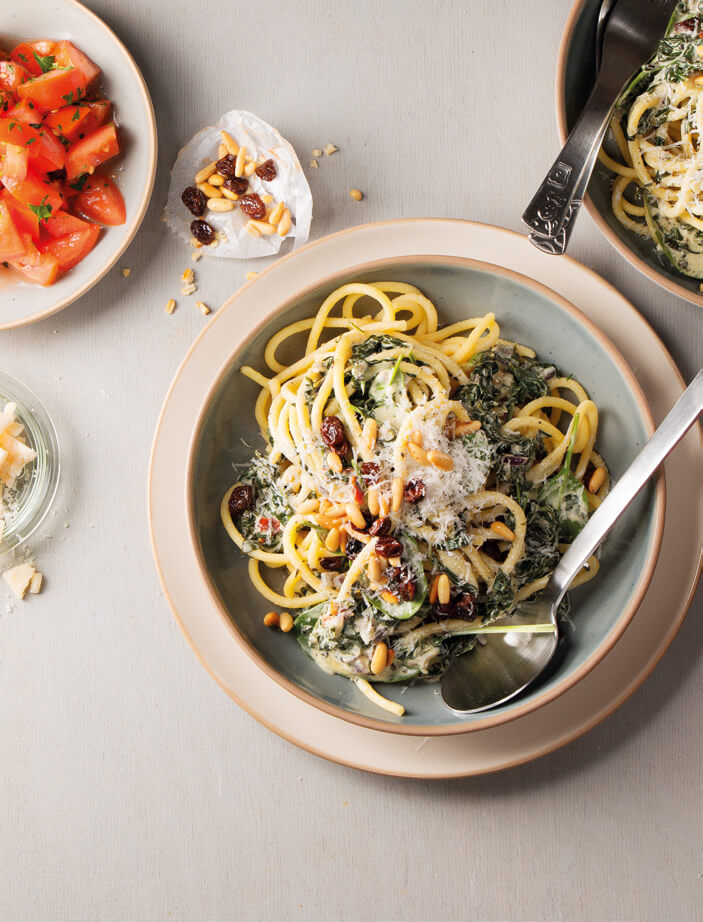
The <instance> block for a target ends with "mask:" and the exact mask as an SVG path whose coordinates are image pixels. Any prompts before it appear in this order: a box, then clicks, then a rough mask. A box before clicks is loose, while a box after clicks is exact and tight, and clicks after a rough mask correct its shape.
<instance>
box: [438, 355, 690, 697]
mask: <svg viewBox="0 0 703 922" xmlns="http://www.w3.org/2000/svg"><path fill="white" fill-rule="evenodd" d="M701 412H703V370H702V371H699V372H698V374H697V375H696V377H695V378H694V379H693V381H692V382H691V384H689V386H688V387H687V388H686V390H685V391H684V393H683V394H682V395H681V397H680V398H679V399H678V401H677V402H676V404H675V405H674V407H673V409H672V410H671V411H670V412H669V414H668V415H667V417H666V419H664V421H663V422H662V424H661V425H660V426H659V428H658V429H657V431H656V432H655V433H654V435H653V436H652V438H651V439H650V440H649V441H648V442H647V444H646V445H645V446H644V448H643V449H642V451H641V452H640V453H639V455H638V456H637V457H636V458H635V460H634V461H633V462H632V464H631V465H630V466H629V468H628V469H627V470H626V471H625V473H624V474H623V475H622V477H621V478H620V479H619V480H618V482H617V483H616V484H615V486H614V487H613V489H612V490H611V491H610V493H609V494H608V495H607V496H606V498H605V499H604V500H603V502H602V503H601V505H600V506H599V507H598V509H597V510H596V511H595V512H594V513H593V515H592V516H591V518H590V519H589V520H588V522H587V523H586V525H585V526H584V527H583V529H582V530H581V532H580V533H579V535H578V536H577V537H576V538H575V540H574V541H573V543H572V544H571V546H570V547H569V549H568V550H567V552H566V553H565V554H564V556H563V557H562V558H561V560H560V561H559V563H558V564H557V567H556V569H555V570H554V572H553V573H552V577H551V579H550V580H549V582H548V583H547V586H546V588H545V590H544V593H543V595H542V597H541V598H540V599H539V600H538V601H536V602H529V603H523V604H522V605H519V606H518V608H517V610H516V611H515V613H514V614H513V615H511V616H510V617H509V618H505V619H502V620H501V621H500V622H496V623H495V627H498V626H507V627H508V628H509V631H508V632H507V633H489V634H485V635H483V637H482V643H481V644H478V645H477V646H476V647H474V649H473V650H471V651H470V652H469V653H465V654H463V655H462V656H458V657H456V658H455V659H454V660H453V661H452V662H451V663H450V665H449V668H448V669H447V671H446V672H445V674H444V676H443V678H442V697H443V698H444V702H445V704H447V705H448V707H450V708H451V709H452V710H453V711H457V712H459V713H462V714H473V713H476V712H478V711H485V710H487V709H489V708H493V707H497V706H498V705H499V704H504V703H505V702H506V701H509V700H510V699H511V698H514V697H515V695H518V694H520V692H521V691H523V690H524V689H525V688H527V686H528V685H530V684H531V683H532V682H534V680H535V679H537V678H538V677H539V676H540V675H541V674H542V672H543V671H544V670H545V668H546V667H547V665H548V664H549V663H550V661H551V659H552V657H553V656H554V653H555V652H556V649H557V644H558V642H559V629H558V626H557V609H558V608H559V603H560V602H561V600H562V599H563V598H564V593H565V592H566V590H567V589H568V588H569V585H570V583H571V581H572V580H573V579H574V577H575V576H576V574H577V573H578V572H579V571H580V570H581V568H582V567H583V565H584V564H585V563H586V561H587V560H588V558H589V557H590V556H591V554H592V553H593V552H594V551H595V550H596V548H597V547H598V546H599V544H600V543H601V541H602V540H603V539H604V538H605V536H606V535H607V533H608V532H609V531H610V529H611V528H612V527H613V525H614V524H615V522H616V521H617V520H618V519H619V518H620V516H621V515H622V513H623V512H624V511H625V509H627V507H628V506H629V505H630V503H631V502H632V500H633V499H634V498H635V496H636V495H637V494H638V493H639V491H640V490H641V489H642V487H643V486H644V485H645V484H646V483H647V481H648V480H649V478H650V477H651V476H652V475H653V474H654V472H655V471H656V469H657V468H658V467H659V465H660V464H661V463H662V461H663V460H664V459H665V458H666V456H667V455H668V454H669V452H670V451H672V449H673V448H674V447H675V446H676V445H677V444H678V443H679V441H680V440H681V439H682V438H683V436H684V435H685V434H686V432H687V431H688V430H689V429H690V428H691V426H692V425H693V424H694V423H695V422H696V419H697V418H698V416H699V414H700V413H701ZM535 627H536V628H537V631H539V632H537V631H535V630H531V628H533V629H534V628H535Z"/></svg>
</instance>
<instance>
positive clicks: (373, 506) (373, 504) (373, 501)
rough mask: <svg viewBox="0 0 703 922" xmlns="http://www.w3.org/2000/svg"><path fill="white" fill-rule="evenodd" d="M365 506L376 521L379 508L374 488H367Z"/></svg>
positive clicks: (376, 491)
mask: <svg viewBox="0 0 703 922" xmlns="http://www.w3.org/2000/svg"><path fill="white" fill-rule="evenodd" d="M366 505H367V506H368V507H369V512H370V513H371V515H372V516H373V517H374V518H375V519H377V518H378V515H379V513H380V511H381V506H380V504H379V502H378V489H377V488H376V487H369V490H368V493H367V494H366Z"/></svg>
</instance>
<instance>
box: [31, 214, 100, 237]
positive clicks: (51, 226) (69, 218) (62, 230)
mask: <svg viewBox="0 0 703 922" xmlns="http://www.w3.org/2000/svg"><path fill="white" fill-rule="evenodd" d="M43 226H44V229H45V230H46V232H47V233H48V234H49V236H50V237H64V236H65V235H66V234H75V233H77V232H79V231H84V230H85V229H86V228H89V227H95V225H94V224H90V223H89V222H88V221H83V220H82V218H77V217H76V216H75V215H72V214H70V213H69V212H68V211H64V210H63V208H61V209H60V210H59V211H57V212H56V214H53V215H52V216H51V217H50V218H48V219H47V220H46V221H45V222H44V224H43Z"/></svg>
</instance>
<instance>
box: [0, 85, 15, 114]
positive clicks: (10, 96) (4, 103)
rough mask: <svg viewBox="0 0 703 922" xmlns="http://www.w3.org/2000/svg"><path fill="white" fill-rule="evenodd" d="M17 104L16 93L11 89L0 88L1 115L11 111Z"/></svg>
mask: <svg viewBox="0 0 703 922" xmlns="http://www.w3.org/2000/svg"><path fill="white" fill-rule="evenodd" d="M14 104H15V94H14V93H12V92H10V90H0V115H3V114H4V113H5V112H9V111H10V109H11V108H12V107H13V106H14Z"/></svg>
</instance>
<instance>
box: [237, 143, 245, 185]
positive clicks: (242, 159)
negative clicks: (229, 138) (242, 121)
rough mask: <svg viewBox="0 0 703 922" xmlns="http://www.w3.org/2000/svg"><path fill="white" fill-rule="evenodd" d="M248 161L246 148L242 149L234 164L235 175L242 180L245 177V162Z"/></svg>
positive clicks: (238, 152)
mask: <svg viewBox="0 0 703 922" xmlns="http://www.w3.org/2000/svg"><path fill="white" fill-rule="evenodd" d="M246 159H247V149H246V147H240V148H239V150H238V151H237V160H236V163H235V164H234V175H235V176H237V177H239V178H241V177H242V176H243V175H244V162H245V160H246Z"/></svg>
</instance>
